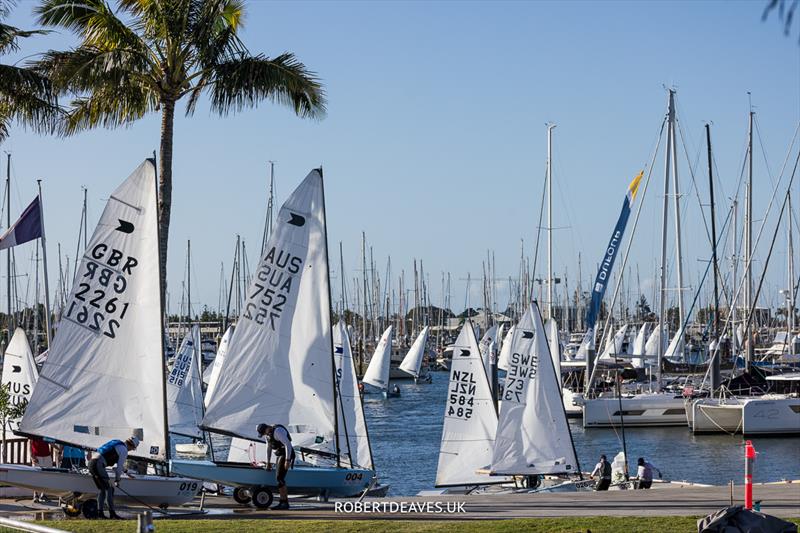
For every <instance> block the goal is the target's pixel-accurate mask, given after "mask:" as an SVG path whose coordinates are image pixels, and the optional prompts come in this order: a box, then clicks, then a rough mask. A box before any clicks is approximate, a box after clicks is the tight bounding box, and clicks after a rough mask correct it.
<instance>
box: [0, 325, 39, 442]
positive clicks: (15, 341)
mask: <svg viewBox="0 0 800 533" xmlns="http://www.w3.org/2000/svg"><path fill="white" fill-rule="evenodd" d="M38 379H39V371H38V370H36V363H35V362H34V359H33V352H32V351H31V345H30V344H28V337H27V336H26V335H25V331H24V330H23V329H22V328H17V329H16V330H14V335H13V336H12V337H11V342H9V343H8V347H7V348H6V353H5V357H4V358H3V377H2V386H3V387H7V388H8V392H9V394H10V396H11V402H12V403H13V404H14V405H19V404H21V403H22V402H25V401H30V399H31V394H32V393H33V387H34V385H36V381H37V380H38ZM18 425H19V420H7V421H6V427H5V428H4V429H3V433H4V440H5V438H6V437H8V436H9V435H7V434H6V432H7V431H9V432H11V433H12V434H13V432H14V430H15V429H17V427H18Z"/></svg>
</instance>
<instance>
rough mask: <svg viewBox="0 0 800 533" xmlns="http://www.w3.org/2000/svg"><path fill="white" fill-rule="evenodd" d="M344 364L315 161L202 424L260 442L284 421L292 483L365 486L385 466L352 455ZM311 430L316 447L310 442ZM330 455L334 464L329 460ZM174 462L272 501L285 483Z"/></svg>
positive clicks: (274, 241)
mask: <svg viewBox="0 0 800 533" xmlns="http://www.w3.org/2000/svg"><path fill="white" fill-rule="evenodd" d="M335 374H336V365H335V362H334V345H333V335H332V327H331V297H330V279H329V271H328V243H327V229H326V221H325V203H324V191H323V181H322V171H321V170H312V171H311V172H310V173H309V174H308V176H306V178H305V179H304V180H303V181H302V183H300V185H299V186H298V187H297V188H296V189H295V190H294V192H292V194H291V195H290V196H289V198H288V199H287V200H286V202H285V203H284V204H283V206H282V207H281V209H280V212H279V213H278V219H277V221H276V223H275V227H274V230H273V231H272V234H271V235H270V237H269V240H268V241H267V244H266V246H265V247H264V253H263V256H262V258H261V262H260V263H259V266H258V269H257V270H256V273H255V275H254V276H253V280H252V282H251V284H250V287H249V289H248V291H247V301H246V303H245V306H244V308H243V313H242V316H241V318H240V320H239V323H238V324H237V326H236V329H235V330H234V332H233V334H232V335H231V339H230V343H229V345H228V351H227V353H226V356H225V360H224V362H223V363H222V370H221V371H220V373H219V377H218V379H217V385H216V388H215V391H214V394H213V395H212V396H211V398H210V401H209V404H208V408H207V409H206V414H205V417H204V418H203V422H202V429H204V430H206V431H209V432H213V433H221V434H226V435H230V436H233V437H238V438H241V439H247V440H250V441H255V442H257V441H260V440H261V439H260V438H259V437H258V435H257V432H256V426H257V425H258V424H260V423H269V424H282V425H283V426H285V427H286V428H288V429H289V431H290V433H291V434H292V436H293V437H292V438H293V439H296V440H293V444H295V450H296V452H297V455H298V462H297V464H296V466H295V467H294V468H293V469H291V470H289V472H288V475H287V476H286V484H287V486H288V487H289V491H290V492H291V493H294V494H318V495H321V496H323V497H326V496H353V495H356V494H359V493H361V492H363V491H364V490H365V489H367V488H368V487H369V485H370V483H371V482H372V480H373V478H374V477H375V476H374V474H375V473H374V470H372V469H370V468H365V467H352V468H350V467H347V466H346V465H345V461H343V451H342V447H341V440H340V435H341V433H340V432H341V431H343V430H344V428H341V427H339V426H340V424H339V411H340V409H341V406H340V401H339V399H338V394H339V393H338V391H337V388H336V380H335ZM309 437H311V439H310V440H311V442H312V443H313V445H314V447H313V448H312V447H311V446H303V445H302V442H303V441H307V440H308V438H309ZM306 456H310V457H315V459H316V461H315V462H316V463H318V464H310V462H306V461H303V459H304V457H306ZM265 459H266V457H265ZM325 459H327V462H328V463H329V464H330V466H322V465H321V463H322V461H323V460H325ZM172 469H173V471H174V472H178V473H181V474H182V475H186V476H189V477H192V478H196V479H203V480H208V481H214V482H217V483H221V484H223V485H228V486H233V487H237V488H238V489H244V490H247V491H248V492H249V497H250V498H252V502H253V503H254V504H255V505H256V506H257V507H262V508H263V507H268V506H269V505H270V504H271V503H272V499H273V496H272V491H273V490H274V489H275V488H276V487H277V479H276V472H275V469H272V470H266V469H265V468H261V467H259V466H255V465H252V464H243V463H235V464H234V463H228V462H212V461H178V460H175V461H172ZM239 492H240V494H241V492H242V490H240V491H239Z"/></svg>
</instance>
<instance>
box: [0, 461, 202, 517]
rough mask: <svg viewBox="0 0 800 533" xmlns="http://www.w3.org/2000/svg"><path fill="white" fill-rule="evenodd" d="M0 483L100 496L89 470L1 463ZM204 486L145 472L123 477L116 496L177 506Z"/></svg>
mask: <svg viewBox="0 0 800 533" xmlns="http://www.w3.org/2000/svg"><path fill="white" fill-rule="evenodd" d="M112 479H113V478H112ZM0 483H3V484H8V485H13V486H15V487H21V488H25V489H30V490H33V491H36V492H44V493H45V494H50V495H53V496H60V497H63V498H72V497H75V498H77V499H78V500H86V499H91V498H96V497H97V487H95V484H94V482H93V481H92V477H91V476H90V475H89V474H81V473H78V472H68V471H66V470H62V469H59V468H39V467H34V466H25V465H12V464H0ZM202 486H203V484H202V483H199V482H198V481H197V480H196V479H189V478H185V477H163V476H147V475H141V476H136V477H135V478H123V479H121V480H120V483H119V488H118V489H117V490H116V494H115V497H114V499H115V501H117V500H120V501H126V502H128V503H134V504H142V503H145V504H147V505H151V506H154V507H161V508H167V507H174V506H177V505H183V504H185V503H188V502H190V501H192V500H193V499H194V497H195V496H196V495H197V493H198V492H199V491H200V489H201V488H202Z"/></svg>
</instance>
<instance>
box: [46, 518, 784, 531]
mask: <svg viewBox="0 0 800 533" xmlns="http://www.w3.org/2000/svg"><path fill="white" fill-rule="evenodd" d="M791 520H792V521H793V522H795V523H797V524H800V518H793V519H791ZM36 523H37V524H42V525H47V526H51V527H55V528H59V529H64V530H67V531H74V532H75V533H106V532H107V531H112V530H113V531H119V532H120V533H122V532H125V531H131V532H133V531H135V530H136V521H135V520H128V521H126V522H108V521H105V520H104V521H98V520H82V519H74V520H52V521H43V522H36ZM111 524H113V528H109V526H110V525H111ZM696 524H697V518H695V517H691V516H659V517H649V518H647V517H607V516H600V517H588V518H525V519H515V520H466V521H464V520H461V521H456V520H452V521H450V520H448V521H421V520H397V521H395V520H352V521H345V520H292V521H286V520H279V519H274V520H270V519H260V520H254V519H249V520H214V519H207V520H156V521H155V526H156V532H157V533H216V532H218V531H234V532H236V533H256V532H258V533H262V532H263V533H270V532H273V531H274V532H275V533H278V532H280V533H286V532H287V531H291V532H292V533H321V532H326V531H343V532H346V533H364V532H376V533H397V532H398V531H403V532H405V531H410V532H413V533H423V532H424V533H428V532H437V533H438V532H443V533H444V532H447V533H472V532H474V533H488V532H495V531H496V532H499V533H518V532H520V531H525V532H531V533H540V532H541V533H577V532H586V531H591V532H592V533H617V532H623V531H624V532H625V533H651V532H654V531H657V532H658V533H673V532H674V533H686V532H692V531H697V525H696Z"/></svg>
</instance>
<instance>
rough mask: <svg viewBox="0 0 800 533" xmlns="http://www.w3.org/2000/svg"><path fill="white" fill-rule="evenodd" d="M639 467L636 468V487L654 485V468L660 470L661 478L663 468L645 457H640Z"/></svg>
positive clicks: (659, 476) (647, 487)
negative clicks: (660, 468) (654, 464)
mask: <svg viewBox="0 0 800 533" xmlns="http://www.w3.org/2000/svg"><path fill="white" fill-rule="evenodd" d="M637 464H638V468H637V470H636V488H637V489H649V488H650V487H651V486H652V485H653V470H655V471H656V472H658V479H661V477H662V476H661V470H659V469H658V468H656V467H655V466H653V464H651V463H648V462H647V461H645V460H644V457H639V460H638V461H637Z"/></svg>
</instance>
